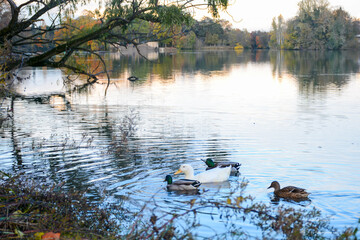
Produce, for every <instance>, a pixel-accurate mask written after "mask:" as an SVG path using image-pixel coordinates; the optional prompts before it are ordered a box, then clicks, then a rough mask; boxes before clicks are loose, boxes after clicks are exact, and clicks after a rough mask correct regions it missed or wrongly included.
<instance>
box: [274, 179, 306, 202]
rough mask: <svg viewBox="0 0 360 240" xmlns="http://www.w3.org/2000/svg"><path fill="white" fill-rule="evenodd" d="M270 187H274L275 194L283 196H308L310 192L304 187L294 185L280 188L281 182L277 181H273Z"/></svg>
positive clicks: (295, 197) (296, 197) (297, 197)
mask: <svg viewBox="0 0 360 240" xmlns="http://www.w3.org/2000/svg"><path fill="white" fill-rule="evenodd" d="M269 188H274V194H275V195H276V196H278V197H282V198H294V199H299V198H307V196H309V194H310V193H308V192H306V191H305V189H303V188H298V187H294V186H287V187H284V188H280V184H279V183H278V182H277V181H273V182H272V183H271V185H270V187H268V189H269Z"/></svg>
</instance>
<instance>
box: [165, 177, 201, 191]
mask: <svg viewBox="0 0 360 240" xmlns="http://www.w3.org/2000/svg"><path fill="white" fill-rule="evenodd" d="M165 181H166V182H167V186H166V188H167V189H168V190H169V191H194V190H198V188H199V186H200V185H201V183H200V182H199V181H197V180H190V179H179V180H176V181H173V179H172V177H171V176H170V175H166V177H165Z"/></svg>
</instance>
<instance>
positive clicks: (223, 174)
mask: <svg viewBox="0 0 360 240" xmlns="http://www.w3.org/2000/svg"><path fill="white" fill-rule="evenodd" d="M230 172H231V167H230V166H229V167H224V168H213V169H210V170H209V171H205V172H202V173H199V174H196V175H194V169H193V167H192V166H190V165H189V164H182V165H181V166H180V168H179V170H178V171H177V172H176V173H175V174H179V173H185V179H193V180H198V181H200V182H201V183H209V182H224V181H227V180H228V179H229V176H230Z"/></svg>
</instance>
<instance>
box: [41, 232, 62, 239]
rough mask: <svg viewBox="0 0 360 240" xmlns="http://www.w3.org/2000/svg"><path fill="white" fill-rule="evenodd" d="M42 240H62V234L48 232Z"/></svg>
mask: <svg viewBox="0 0 360 240" xmlns="http://www.w3.org/2000/svg"><path fill="white" fill-rule="evenodd" d="M41 239H42V240H60V233H53V232H47V233H45V234H44V235H42V236H41Z"/></svg>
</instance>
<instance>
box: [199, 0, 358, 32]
mask: <svg viewBox="0 0 360 240" xmlns="http://www.w3.org/2000/svg"><path fill="white" fill-rule="evenodd" d="M328 1H329V3H330V7H332V8H334V7H340V6H341V7H342V8H343V9H344V10H345V11H347V12H348V13H349V14H350V15H351V16H352V17H355V18H360V0H328ZM229 2H230V4H231V6H229V7H228V12H229V13H230V14H231V15H232V17H233V18H234V20H236V21H241V22H238V23H236V22H234V21H233V20H232V19H231V17H230V16H229V15H228V14H226V13H221V14H220V18H221V19H226V20H229V21H231V22H232V24H233V27H235V28H240V29H244V28H246V29H247V30H249V31H253V30H264V31H269V30H270V28H271V22H272V19H273V17H277V16H279V15H280V14H282V15H283V17H284V18H285V20H287V19H289V18H292V17H294V16H295V15H296V13H297V10H298V5H297V4H298V2H300V0H229ZM197 15H199V14H197Z"/></svg>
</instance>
